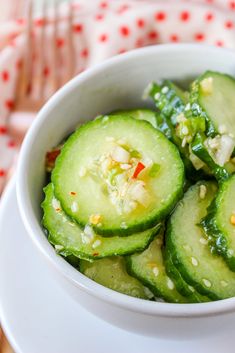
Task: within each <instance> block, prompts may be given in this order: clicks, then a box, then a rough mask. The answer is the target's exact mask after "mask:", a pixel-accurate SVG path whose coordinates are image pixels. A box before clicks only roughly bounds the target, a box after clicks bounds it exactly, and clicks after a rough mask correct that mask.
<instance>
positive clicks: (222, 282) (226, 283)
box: [220, 281, 228, 287]
mask: <svg viewBox="0 0 235 353" xmlns="http://www.w3.org/2000/svg"><path fill="white" fill-rule="evenodd" d="M220 283H221V286H222V287H227V285H228V282H226V281H220Z"/></svg>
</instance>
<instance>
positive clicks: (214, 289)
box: [166, 182, 235, 300]
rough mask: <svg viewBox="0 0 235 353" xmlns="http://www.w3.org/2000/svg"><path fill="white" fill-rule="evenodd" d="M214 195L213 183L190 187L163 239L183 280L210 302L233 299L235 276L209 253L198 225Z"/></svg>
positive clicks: (218, 258)
mask: <svg viewBox="0 0 235 353" xmlns="http://www.w3.org/2000/svg"><path fill="white" fill-rule="evenodd" d="M202 185H203V187H202ZM205 188H206V189H205ZM202 191H204V192H202ZM205 191H206V193H205ZM216 192H217V186H216V184H215V183H214V182H199V183H197V184H196V185H194V186H192V187H191V188H190V189H189V190H188V191H187V192H186V194H185V195H184V198H183V200H182V201H181V202H180V203H179V204H178V206H177V207H176V209H175V211H174V213H173V215H172V216H171V218H170V221H169V223H168V227H167V237H166V247H167V249H168V250H169V251H170V252H171V256H172V260H173V263H174V265H175V266H176V267H177V269H178V270H179V272H180V273H181V275H182V277H183V278H184V279H185V281H186V282H187V283H189V284H190V285H192V286H193V287H194V288H195V289H196V290H197V291H198V292H199V293H201V294H203V295H206V296H208V297H209V298H211V299H212V300H219V299H225V298H229V297H233V296H235V273H234V272H232V271H230V270H229V268H228V267H227V264H226V263H225V262H224V260H223V259H222V258H221V257H220V256H218V255H214V254H212V253H211V251H210V248H209V246H208V244H207V240H206V238H205V234H204V232H203V230H202V228H201V227H200V226H199V225H198V224H199V222H200V220H201V219H202V218H203V217H205V215H206V212H207V207H208V206H209V204H210V203H211V201H212V200H213V198H214V196H215V194H216Z"/></svg>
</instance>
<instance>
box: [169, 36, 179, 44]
mask: <svg viewBox="0 0 235 353" xmlns="http://www.w3.org/2000/svg"><path fill="white" fill-rule="evenodd" d="M170 40H171V41H172V42H178V41H179V37H178V35H177V34H172V35H171V36H170Z"/></svg>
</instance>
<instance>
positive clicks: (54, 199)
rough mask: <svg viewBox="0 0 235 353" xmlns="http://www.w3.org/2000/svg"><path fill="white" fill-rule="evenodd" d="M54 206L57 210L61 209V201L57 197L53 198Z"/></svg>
mask: <svg viewBox="0 0 235 353" xmlns="http://www.w3.org/2000/svg"><path fill="white" fill-rule="evenodd" d="M52 206H53V208H54V209H55V210H58V209H60V201H59V200H57V199H56V198H55V197H53V199H52Z"/></svg>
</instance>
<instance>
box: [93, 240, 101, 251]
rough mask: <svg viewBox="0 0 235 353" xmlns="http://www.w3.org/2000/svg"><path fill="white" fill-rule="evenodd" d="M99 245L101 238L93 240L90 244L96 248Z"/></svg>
mask: <svg viewBox="0 0 235 353" xmlns="http://www.w3.org/2000/svg"><path fill="white" fill-rule="evenodd" d="M100 245H101V240H100V239H97V240H95V241H94V243H93V244H92V248H93V249H95V248H98V246H100Z"/></svg>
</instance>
